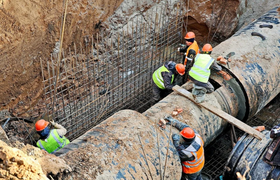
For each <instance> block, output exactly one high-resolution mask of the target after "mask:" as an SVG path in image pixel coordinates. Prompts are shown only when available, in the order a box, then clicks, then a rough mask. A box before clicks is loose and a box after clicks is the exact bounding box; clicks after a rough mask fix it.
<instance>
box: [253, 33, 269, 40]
mask: <svg viewBox="0 0 280 180" xmlns="http://www.w3.org/2000/svg"><path fill="white" fill-rule="evenodd" d="M251 36H259V37H261V38H262V40H263V41H264V40H265V39H266V38H265V37H264V36H263V35H262V34H261V33H258V32H252V33H251Z"/></svg>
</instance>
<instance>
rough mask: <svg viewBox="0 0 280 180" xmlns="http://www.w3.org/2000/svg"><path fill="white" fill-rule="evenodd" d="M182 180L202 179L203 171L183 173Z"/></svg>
mask: <svg viewBox="0 0 280 180" xmlns="http://www.w3.org/2000/svg"><path fill="white" fill-rule="evenodd" d="M181 180H202V177H201V171H199V172H197V173H193V174H185V173H182V178H181Z"/></svg>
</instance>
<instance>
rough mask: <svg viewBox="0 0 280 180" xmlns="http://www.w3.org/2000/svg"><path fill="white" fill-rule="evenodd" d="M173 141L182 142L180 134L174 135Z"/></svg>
mask: <svg viewBox="0 0 280 180" xmlns="http://www.w3.org/2000/svg"><path fill="white" fill-rule="evenodd" d="M172 139H173V141H180V136H179V135H178V134H173V135H172Z"/></svg>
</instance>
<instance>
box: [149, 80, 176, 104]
mask: <svg viewBox="0 0 280 180" xmlns="http://www.w3.org/2000/svg"><path fill="white" fill-rule="evenodd" d="M152 88H153V103H157V102H158V101H160V100H161V99H162V98H164V97H165V96H167V95H168V94H169V93H170V92H172V91H170V90H167V89H160V88H159V87H158V86H157V85H156V84H155V83H154V81H153V80H152Z"/></svg>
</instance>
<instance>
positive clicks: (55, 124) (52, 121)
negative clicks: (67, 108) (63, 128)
mask: <svg viewBox="0 0 280 180" xmlns="http://www.w3.org/2000/svg"><path fill="white" fill-rule="evenodd" d="M50 123H51V124H52V125H53V127H55V128H57V125H58V124H57V123H56V122H54V120H51V121H50Z"/></svg>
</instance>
